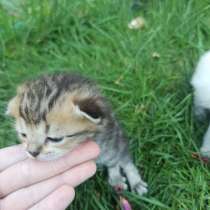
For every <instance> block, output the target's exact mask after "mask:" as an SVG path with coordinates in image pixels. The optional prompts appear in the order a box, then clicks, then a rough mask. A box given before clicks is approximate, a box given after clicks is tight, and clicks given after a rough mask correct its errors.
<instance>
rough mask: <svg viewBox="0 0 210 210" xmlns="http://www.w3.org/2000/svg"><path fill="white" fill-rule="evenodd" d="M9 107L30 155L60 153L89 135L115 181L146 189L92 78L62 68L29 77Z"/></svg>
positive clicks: (140, 190)
mask: <svg viewBox="0 0 210 210" xmlns="http://www.w3.org/2000/svg"><path fill="white" fill-rule="evenodd" d="M7 113H8V114H9V115H10V116H12V117H14V118H15V121H16V124H15V128H16V130H17V133H18V135H19V138H20V139H21V141H22V142H23V143H24V144H25V145H26V150H27V153H28V154H29V155H30V156H31V157H33V158H37V159H39V160H52V159H56V158H59V157H60V156H63V155H64V154H66V153H67V152H69V151H71V150H72V149H73V148H75V147H76V146H77V145H78V144H80V143H81V142H84V141H85V140H87V139H88V138H91V139H94V140H95V141H96V142H97V144H98V145H99V146H100V148H101V154H100V157H99V158H98V160H97V163H98V164H100V165H105V166H106V167H107V168H108V174H109V183H110V184H111V185H112V186H113V187H117V188H118V189H119V188H120V189H122V190H125V189H127V188H128V186H129V187H130V188H131V190H132V191H135V192H136V193H138V194H140V195H142V194H144V193H146V192H147V184H146V183H145V182H144V181H143V180H142V179H141V176H140V174H139V173H138V170H137V168H136V167H135V165H134V164H133V162H132V160H131V158H130V155H129V152H128V144H127V140H126V138H125V136H124V135H123V132H122V130H121V128H120V126H119V124H118V122H117V120H116V118H115V116H114V113H113V112H112V110H111V108H110V106H109V104H108V102H107V101H106V99H105V98H104V97H103V96H102V95H101V94H100V92H99V90H98V89H97V87H96V85H95V84H94V83H93V82H91V81H89V80H88V79H86V78H84V77H82V76H79V75H71V74H67V73H60V74H53V75H44V76H41V77H39V78H38V79H36V80H32V81H28V82H26V83H24V84H23V85H22V86H20V87H19V88H18V90H17V95H16V96H15V97H14V98H13V99H11V101H10V102H9V104H8V110H7ZM122 171H123V173H122ZM127 184H128V185H127Z"/></svg>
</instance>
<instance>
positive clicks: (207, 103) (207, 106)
mask: <svg viewBox="0 0 210 210" xmlns="http://www.w3.org/2000/svg"><path fill="white" fill-rule="evenodd" d="M191 84H192V86H193V88H194V107H195V115H196V116H197V117H198V118H199V119H200V120H203V119H204V118H206V117H207V114H208V112H209V111H210V51H208V52H207V53H205V54H204V55H203V56H202V57H201V58H200V60H199V62H198V65H197V68H196V70H195V72H194V74H193V77H192V80H191ZM200 150H201V154H202V155H204V156H207V157H210V125H209V128H208V130H207V131H206V134H205V135H204V138H203V144H202V147H201V149H200Z"/></svg>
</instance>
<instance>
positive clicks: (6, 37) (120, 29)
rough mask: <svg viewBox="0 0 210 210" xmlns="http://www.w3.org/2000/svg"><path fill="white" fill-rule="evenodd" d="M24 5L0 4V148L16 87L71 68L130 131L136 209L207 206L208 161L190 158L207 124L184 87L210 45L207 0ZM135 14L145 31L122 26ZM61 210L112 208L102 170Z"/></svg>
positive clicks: (115, 202)
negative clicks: (140, 191)
mask: <svg viewBox="0 0 210 210" xmlns="http://www.w3.org/2000/svg"><path fill="white" fill-rule="evenodd" d="M27 2H28V3H27V5H26V6H25V8H19V10H17V11H14V10H13V9H14V8H12V7H10V6H8V5H7V9H8V10H9V12H8V10H6V9H5V8H3V7H0V121H1V123H0V146H1V147H3V146H7V145H11V144H14V143H16V142H17V138H16V135H15V133H14V132H13V129H12V122H11V120H10V119H8V118H7V117H5V115H4V111H5V108H6V105H7V101H8V100H9V98H10V97H11V96H12V95H14V94H15V88H16V86H17V84H19V83H21V82H22V81H24V80H25V79H29V78H33V77H35V76H37V75H39V74H42V73H46V72H53V71H58V70H59V71H63V70H66V71H71V70H74V71H75V70H77V71H78V72H81V73H83V74H85V75H87V76H89V77H91V78H92V79H95V80H96V81H97V82H98V84H99V86H100V87H101V88H102V90H103V92H104V94H105V95H106V96H107V97H108V98H110V100H111V101H112V104H113V107H114V109H115V111H116V113H117V115H118V117H119V119H121V122H122V124H123V126H124V128H125V130H126V132H127V134H128V136H129V137H130V142H129V145H130V151H131V153H132V155H133V157H134V160H135V163H136V165H137V166H138V168H139V169H140V171H141V173H142V174H143V177H144V180H145V181H147V182H148V184H149V193H148V195H146V196H145V197H139V196H137V195H135V194H132V193H129V192H126V193H125V196H126V197H127V198H128V199H129V200H130V202H131V203H132V205H133V208H134V210H140V209H144V210H164V209H171V210H210V187H209V184H210V183H209V181H210V170H209V167H207V166H204V165H203V164H202V163H200V162H199V161H196V160H194V159H192V157H191V153H192V152H194V151H198V149H199V147H200V144H201V139H202V135H203V133H204V131H205V129H206V125H205V124H204V125H202V126H200V125H198V124H197V123H196V120H195V119H194V117H193V114H192V90H191V87H190V85H189V80H190V76H191V74H192V71H193V68H194V67H195V64H196V62H197V60H198V57H199V55H200V54H202V53H203V52H204V51H205V50H207V49H208V48H209V45H210V39H209V36H210V16H209V14H210V3H209V1H208V0H202V1H198V0H181V1H180V0H161V1H157V0H148V1H145V2H147V3H145V4H144V7H143V8H142V10H140V11H135V12H132V11H131V10H130V1H126V0H83V1H82V0H77V1H68V0H59V1H53V0H52V1H47V0H33V1H32V0H30V1H27ZM49 2H50V3H49ZM14 13H16V15H15V16H14ZM139 15H141V16H143V17H144V18H145V20H146V27H145V29H144V30H137V31H133V30H130V29H128V27H127V24H128V22H129V21H130V20H131V19H132V18H133V17H135V16H139ZM153 52H157V53H159V54H160V58H159V59H154V58H152V54H153ZM68 69H70V70H68ZM116 81H118V82H116ZM69 209H70V210H112V209H113V210H119V209H120V207H119V199H118V197H117V196H116V195H115V194H114V192H113V191H112V189H111V188H110V187H109V185H108V184H107V181H106V173H105V172H103V171H99V172H98V174H97V175H96V176H95V177H94V178H92V179H91V180H89V181H88V182H87V183H85V184H83V185H82V186H80V187H79V188H78V189H77V193H76V199H75V201H74V203H73V204H72V205H71V206H70V207H69Z"/></svg>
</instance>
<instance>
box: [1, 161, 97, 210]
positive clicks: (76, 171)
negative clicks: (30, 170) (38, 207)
mask: <svg viewBox="0 0 210 210" xmlns="http://www.w3.org/2000/svg"><path fill="white" fill-rule="evenodd" d="M95 172H96V165H95V163H94V162H92V161H90V162H87V163H83V164H81V165H78V166H76V167H75V168H72V169H70V170H68V171H66V172H65V173H63V174H61V175H58V176H56V177H53V178H51V179H49V180H46V181H43V182H40V183H38V184H35V185H32V186H30V187H27V188H23V189H21V190H18V191H16V192H14V193H11V194H9V195H8V196H7V197H6V198H4V199H3V200H2V201H1V207H2V208H4V209H13V208H14V206H15V207H16V209H28V208H29V207H30V206H32V205H34V204H36V203H38V202H39V201H40V200H42V199H43V198H44V197H47V196H48V195H49V194H50V193H52V192H53V191H55V190H56V189H57V188H59V187H61V186H62V185H65V184H67V185H69V186H73V187H75V186H77V185H79V184H81V183H82V182H84V181H85V180H87V179H88V178H90V177H91V176H93V175H94V174H95ZM40 189H41V190H40ZM26 198H30V199H26Z"/></svg>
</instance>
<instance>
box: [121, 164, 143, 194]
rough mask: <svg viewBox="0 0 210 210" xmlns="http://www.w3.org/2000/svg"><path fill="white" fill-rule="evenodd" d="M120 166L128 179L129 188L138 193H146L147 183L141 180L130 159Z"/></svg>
mask: <svg viewBox="0 0 210 210" xmlns="http://www.w3.org/2000/svg"><path fill="white" fill-rule="evenodd" d="M121 166H122V169H123V171H124V173H125V175H126V177H127V179H128V183H129V185H130V187H131V190H132V191H135V192H137V193H138V194H139V195H143V194H145V193H147V183H145V182H144V181H143V180H142V178H141V176H140V174H139V172H138V170H137V168H136V166H135V165H134V164H133V163H132V162H131V161H130V162H128V163H127V164H125V165H121Z"/></svg>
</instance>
